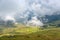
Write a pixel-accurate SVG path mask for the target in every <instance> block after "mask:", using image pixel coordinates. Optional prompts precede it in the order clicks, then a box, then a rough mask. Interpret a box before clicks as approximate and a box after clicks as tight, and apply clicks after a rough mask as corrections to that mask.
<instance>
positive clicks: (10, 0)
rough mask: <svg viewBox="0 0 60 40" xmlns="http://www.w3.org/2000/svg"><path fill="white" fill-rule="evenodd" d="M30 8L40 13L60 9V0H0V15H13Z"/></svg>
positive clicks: (51, 12) (49, 13)
mask: <svg viewBox="0 0 60 40" xmlns="http://www.w3.org/2000/svg"><path fill="white" fill-rule="evenodd" d="M26 10H31V11H33V12H34V13H36V14H40V15H47V14H48V15H51V14H53V13H54V12H56V11H60V0H0V16H6V15H10V16H14V15H15V14H18V13H23V12H25V11H26Z"/></svg>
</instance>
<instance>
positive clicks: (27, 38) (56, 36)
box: [0, 28, 60, 40]
mask: <svg viewBox="0 0 60 40" xmlns="http://www.w3.org/2000/svg"><path fill="white" fill-rule="evenodd" d="M26 33H29V32H26ZM0 40H60V28H51V29H40V30H39V31H37V32H32V33H29V34H24V35H20V34H15V35H8V36H7V35H4V36H2V37H0Z"/></svg>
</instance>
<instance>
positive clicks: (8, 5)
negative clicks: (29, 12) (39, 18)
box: [0, 0, 26, 15]
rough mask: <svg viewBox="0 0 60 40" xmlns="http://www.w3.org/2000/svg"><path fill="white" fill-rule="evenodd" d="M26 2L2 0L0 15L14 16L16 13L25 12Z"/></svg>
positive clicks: (22, 0) (0, 2) (21, 0)
mask: <svg viewBox="0 0 60 40" xmlns="http://www.w3.org/2000/svg"><path fill="white" fill-rule="evenodd" d="M25 5H26V4H25V1H24V0H1V1H0V15H7V14H8V15H10V14H11V15H12V14H15V13H16V12H23V11H24V10H25Z"/></svg>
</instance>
